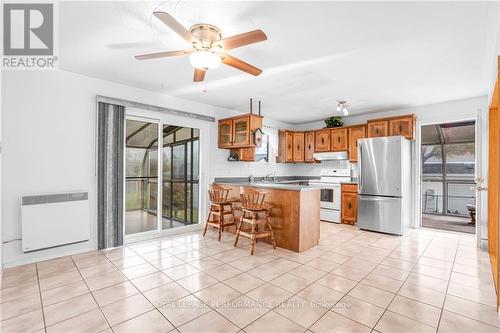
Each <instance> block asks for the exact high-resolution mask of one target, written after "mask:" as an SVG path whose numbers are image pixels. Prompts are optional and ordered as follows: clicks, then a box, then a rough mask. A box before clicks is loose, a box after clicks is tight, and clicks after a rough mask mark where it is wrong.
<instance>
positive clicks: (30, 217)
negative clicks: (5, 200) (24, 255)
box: [21, 192, 90, 252]
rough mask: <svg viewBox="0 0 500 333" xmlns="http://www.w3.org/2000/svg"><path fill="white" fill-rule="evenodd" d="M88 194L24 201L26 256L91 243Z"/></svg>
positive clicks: (56, 195)
mask: <svg viewBox="0 0 500 333" xmlns="http://www.w3.org/2000/svg"><path fill="white" fill-rule="evenodd" d="M89 216H90V207H89V197H88V192H72V193H58V194H42V195H30V196H24V197H22V208H21V220H22V246H23V252H31V251H36V250H42V249H47V248H51V247H56V246H62V245H68V244H73V243H78V242H84V241H88V240H89V239H90V225H89Z"/></svg>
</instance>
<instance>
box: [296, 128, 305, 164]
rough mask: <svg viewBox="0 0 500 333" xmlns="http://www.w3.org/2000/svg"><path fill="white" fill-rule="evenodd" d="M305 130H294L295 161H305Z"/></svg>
mask: <svg viewBox="0 0 500 333" xmlns="http://www.w3.org/2000/svg"><path fill="white" fill-rule="evenodd" d="M304 152H305V144H304V132H293V161H294V162H304Z"/></svg>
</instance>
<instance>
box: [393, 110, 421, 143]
mask: <svg viewBox="0 0 500 333" xmlns="http://www.w3.org/2000/svg"><path fill="white" fill-rule="evenodd" d="M414 133H415V116H414V115H410V116H404V117H398V118H393V119H390V120H389V135H390V136H394V135H402V136H404V137H405V138H407V139H408V140H413V139H414V138H415V136H414Z"/></svg>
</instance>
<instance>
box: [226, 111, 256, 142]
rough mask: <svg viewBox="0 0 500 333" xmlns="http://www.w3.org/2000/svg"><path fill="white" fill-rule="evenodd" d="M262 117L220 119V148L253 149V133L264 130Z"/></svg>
mask: <svg viewBox="0 0 500 333" xmlns="http://www.w3.org/2000/svg"><path fill="white" fill-rule="evenodd" d="M262 118H263V117H262V116H259V115H256V114H246V115H242V116H237V117H232V118H226V119H220V120H219V133H218V142H219V148H231V149H232V148H253V147H255V145H254V142H253V133H254V132H255V130H256V129H257V128H262Z"/></svg>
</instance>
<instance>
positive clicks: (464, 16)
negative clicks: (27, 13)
mask: <svg viewBox="0 0 500 333" xmlns="http://www.w3.org/2000/svg"><path fill="white" fill-rule="evenodd" d="M156 9H160V10H164V11H167V12H169V13H170V14H172V15H173V16H174V17H175V18H177V19H178V20H179V21H180V22H181V23H182V24H183V25H185V26H186V27H187V28H189V27H190V26H191V25H193V24H195V23H200V22H206V23H211V24H215V25H217V26H218V27H219V28H220V29H221V30H222V32H223V35H224V36H230V35H233V34H238V33H241V32H245V31H248V30H253V29H256V28H260V29H262V30H263V31H265V32H266V34H267V36H268V40H267V41H265V42H262V43H259V44H254V45H249V46H246V47H243V48H240V49H236V50H233V51H232V52H230V53H231V54H232V55H234V56H237V57H240V58H241V59H243V60H245V61H247V62H249V63H251V64H253V65H255V66H257V67H260V68H262V69H263V70H264V72H263V73H262V74H261V75H260V76H259V77H253V76H251V75H248V74H244V73H242V72H239V71H238V70H236V69H233V68H231V67H226V66H220V67H219V68H217V69H214V70H212V71H209V72H208V73H207V75H206V78H205V80H206V82H204V83H193V82H192V77H193V69H192V67H191V65H190V64H189V59H188V57H179V58H168V59H155V60H149V61H142V62H141V61H137V60H135V59H134V55H136V54H141V53H149V52H158V51H164V50H177V49H184V48H186V47H187V44H186V42H184V41H183V40H182V39H181V38H180V37H179V36H177V35H176V34H175V33H174V32H172V31H170V30H169V29H168V28H167V27H166V26H164V25H163V24H162V23H160V22H158V20H157V19H156V18H155V17H153V16H152V13H153V11H154V10H156ZM498 13H499V10H498V3H497V2H422V3H417V2H313V3H311V2H309V3H307V2H257V1H250V2H210V1H205V2H185V1H165V2H158V1H154V2H94V1H88V2H62V3H61V4H60V38H61V42H60V54H61V56H60V67H61V69H64V70H69V71H73V72H77V73H82V74H85V75H90V76H94V77H98V78H102V79H106V80H111V81H115V82H120V83H124V84H128V85H131V86H136V87H140V88H144V89H148V90H154V91H159V92H163V93H166V94H170V95H174V96H178V97H182V98H186V99H190V100H195V101H199V102H204V103H208V104H212V105H216V106H221V107H225V108H230V109H236V110H240V111H247V109H248V98H249V97H255V98H260V99H261V100H262V103H263V104H262V105H263V114H264V115H265V116H269V117H272V118H274V119H276V120H281V121H285V122H290V123H302V122H308V121H313V120H318V119H323V118H325V117H328V116H331V115H332V114H333V113H335V107H336V100H337V99H345V100H347V101H348V102H349V103H350V104H351V106H352V113H353V114H356V113H363V112H369V111H370V112H371V111H379V110H390V109H397V108H402V107H409V106H416V105H423V104H431V103H436V102H442V101H448V100H454V99H460V98H467V97H472V96H479V95H485V94H487V93H488V89H489V87H488V84H489V78H490V77H491V76H490V73H489V70H490V69H491V63H490V62H491V55H492V54H493V53H495V52H496V33H497V31H496V30H497V24H498V22H497V20H498Z"/></svg>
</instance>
